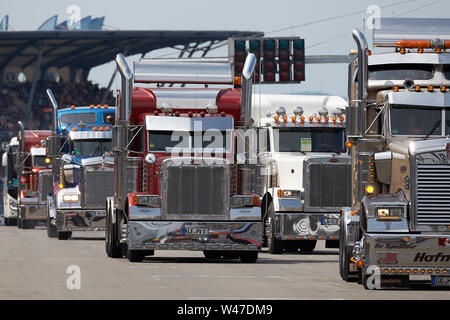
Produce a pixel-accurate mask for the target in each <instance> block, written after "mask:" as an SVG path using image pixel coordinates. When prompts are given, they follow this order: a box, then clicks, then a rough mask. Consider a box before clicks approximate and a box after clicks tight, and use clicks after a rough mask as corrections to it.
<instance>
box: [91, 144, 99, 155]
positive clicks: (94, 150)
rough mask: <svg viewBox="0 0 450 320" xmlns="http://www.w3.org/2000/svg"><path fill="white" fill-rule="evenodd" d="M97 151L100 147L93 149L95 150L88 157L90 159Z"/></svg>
mask: <svg viewBox="0 0 450 320" xmlns="http://www.w3.org/2000/svg"><path fill="white" fill-rule="evenodd" d="M99 149H100V145H98V146H97V148H95V150H94V151H92V153H91V154H90V155H89V157H92V155H93V154H94V153H96V152H97V150H99Z"/></svg>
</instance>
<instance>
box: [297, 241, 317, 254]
mask: <svg viewBox="0 0 450 320" xmlns="http://www.w3.org/2000/svg"><path fill="white" fill-rule="evenodd" d="M316 244H317V240H300V241H299V242H298V248H299V249H300V252H301V253H312V252H313V251H314V249H315V248H316Z"/></svg>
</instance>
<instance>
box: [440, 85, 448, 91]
mask: <svg viewBox="0 0 450 320" xmlns="http://www.w3.org/2000/svg"><path fill="white" fill-rule="evenodd" d="M441 92H442V93H445V92H447V87H446V86H444V85H442V86H441Z"/></svg>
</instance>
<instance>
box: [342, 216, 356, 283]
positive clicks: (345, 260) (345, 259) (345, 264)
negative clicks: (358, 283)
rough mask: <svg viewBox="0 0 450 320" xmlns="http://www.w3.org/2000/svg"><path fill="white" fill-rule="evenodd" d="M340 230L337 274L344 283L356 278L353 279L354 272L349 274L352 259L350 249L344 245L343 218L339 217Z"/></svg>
mask: <svg viewBox="0 0 450 320" xmlns="http://www.w3.org/2000/svg"><path fill="white" fill-rule="evenodd" d="M340 222H341V223H340V226H341V227H340V229H339V274H340V275H341V278H342V280H344V281H345V282H351V281H355V280H356V279H357V277H355V275H356V274H355V273H354V272H350V258H351V257H352V247H349V246H346V245H345V239H346V236H345V230H344V229H345V228H344V227H343V226H344V217H343V216H341V221H340Z"/></svg>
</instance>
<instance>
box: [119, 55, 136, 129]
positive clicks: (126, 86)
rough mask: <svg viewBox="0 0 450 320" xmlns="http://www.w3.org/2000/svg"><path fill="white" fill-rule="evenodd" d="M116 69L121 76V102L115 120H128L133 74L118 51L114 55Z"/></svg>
mask: <svg viewBox="0 0 450 320" xmlns="http://www.w3.org/2000/svg"><path fill="white" fill-rule="evenodd" d="M116 64H117V69H118V70H119V72H120V76H121V90H120V95H121V98H122V103H121V104H120V110H118V111H119V112H116V122H117V121H119V120H128V116H129V114H130V111H131V99H132V90H133V74H132V73H131V70H130V68H129V67H128V64H127V61H126V60H125V57H124V56H123V54H121V53H119V54H118V55H117V56H116Z"/></svg>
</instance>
